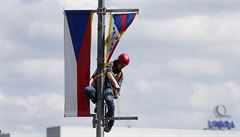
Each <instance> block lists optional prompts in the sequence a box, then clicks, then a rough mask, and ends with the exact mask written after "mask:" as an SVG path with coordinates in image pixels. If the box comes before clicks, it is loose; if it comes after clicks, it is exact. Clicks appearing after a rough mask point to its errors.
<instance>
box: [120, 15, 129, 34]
mask: <svg viewBox="0 0 240 137" xmlns="http://www.w3.org/2000/svg"><path fill="white" fill-rule="evenodd" d="M127 16H128V15H127V14H123V15H121V16H120V17H121V24H122V31H123V32H124V31H126V29H127V28H126V27H127V25H126V19H127Z"/></svg>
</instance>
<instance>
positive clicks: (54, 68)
mask: <svg viewBox="0 0 240 137" xmlns="http://www.w3.org/2000/svg"><path fill="white" fill-rule="evenodd" d="M11 67H12V68H11V69H13V72H15V73H16V74H18V75H20V76H22V77H23V78H27V79H29V80H40V81H59V80H61V81H62V79H63V74H64V71H63V69H64V66H63V61H60V60H56V59H26V60H20V61H18V62H16V63H15V64H13V65H12V66H11Z"/></svg>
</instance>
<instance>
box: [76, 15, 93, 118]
mask: <svg viewBox="0 0 240 137" xmlns="http://www.w3.org/2000/svg"><path fill="white" fill-rule="evenodd" d="M91 23H92V21H91V17H89V20H88V24H87V28H86V32H85V34H84V38H83V41H82V47H81V49H80V53H79V56H78V61H77V103H78V105H77V106H78V113H77V116H90V105H89V99H88V98H87V97H86V96H85V95H84V88H85V87H87V86H88V85H89V77H90V49H91Z"/></svg>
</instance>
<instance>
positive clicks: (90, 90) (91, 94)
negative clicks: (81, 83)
mask: <svg viewBox="0 0 240 137" xmlns="http://www.w3.org/2000/svg"><path fill="white" fill-rule="evenodd" d="M84 93H85V96H87V97H88V98H89V99H90V100H91V101H92V102H93V103H94V104H95V103H96V102H97V91H96V89H95V87H93V86H91V85H90V86H88V87H86V88H85V89H84ZM113 98H114V97H113V90H112V88H110V87H108V88H104V101H105V103H106V105H107V110H108V111H107V114H106V116H108V117H114V111H115V105H114V101H113Z"/></svg>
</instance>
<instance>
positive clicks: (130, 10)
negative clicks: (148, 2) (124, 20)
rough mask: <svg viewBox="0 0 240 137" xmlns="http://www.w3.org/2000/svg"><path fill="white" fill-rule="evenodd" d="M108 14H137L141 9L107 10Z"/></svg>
mask: <svg viewBox="0 0 240 137" xmlns="http://www.w3.org/2000/svg"><path fill="white" fill-rule="evenodd" d="M107 12H136V13H139V9H107Z"/></svg>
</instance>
